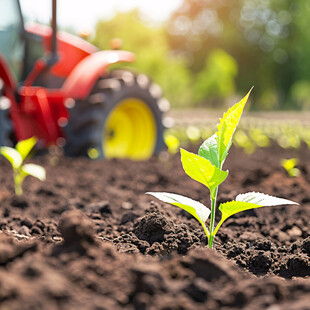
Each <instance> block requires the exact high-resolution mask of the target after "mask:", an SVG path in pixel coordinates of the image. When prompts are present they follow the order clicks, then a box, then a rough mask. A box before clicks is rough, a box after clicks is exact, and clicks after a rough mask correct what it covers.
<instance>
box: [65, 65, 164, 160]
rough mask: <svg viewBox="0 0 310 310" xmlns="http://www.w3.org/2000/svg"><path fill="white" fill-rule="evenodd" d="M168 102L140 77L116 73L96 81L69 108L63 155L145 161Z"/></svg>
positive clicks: (157, 147) (160, 143) (158, 139)
mask: <svg viewBox="0 0 310 310" xmlns="http://www.w3.org/2000/svg"><path fill="white" fill-rule="evenodd" d="M167 110H169V102H168V101H167V100H166V99H164V98H162V93H161V89H160V87H159V86H158V85H156V84H153V83H152V82H151V80H150V79H149V78H148V77H147V76H146V75H144V74H140V75H135V74H133V73H132V72H130V71H124V70H115V71H112V72H111V73H110V74H109V75H108V76H106V77H104V78H100V79H99V80H98V81H97V83H96V84H95V86H94V87H93V89H92V92H91V94H90V95H89V97H88V98H87V99H86V100H77V101H76V102H75V104H74V105H73V106H72V107H71V108H70V109H69V114H70V118H69V122H68V124H67V126H66V127H65V128H64V131H65V135H66V144H65V147H64V150H65V153H66V154H67V155H69V156H81V155H82V156H84V155H86V156H89V157H91V158H128V159H132V160H144V159H148V158H150V157H151V156H152V155H153V154H155V153H158V152H160V151H161V150H162V149H163V148H164V146H165V144H164V139H163V134H164V126H163V123H162V117H163V112H166V111H167Z"/></svg>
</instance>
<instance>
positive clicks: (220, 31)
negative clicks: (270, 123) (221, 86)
mask: <svg viewBox="0 0 310 310" xmlns="http://www.w3.org/2000/svg"><path fill="white" fill-rule="evenodd" d="M309 20H310V2H309V0H296V1H290V0H268V1H267V0H236V1H231V0H184V2H183V5H182V7H181V8H180V9H179V10H178V11H177V12H175V14H174V15H173V16H172V17H171V19H170V21H169V24H168V28H167V30H168V35H169V39H170V46H171V48H172V49H173V50H175V51H177V52H178V53H180V54H182V55H185V56H186V57H187V58H188V59H189V61H190V68H191V70H192V71H193V72H199V71H201V68H203V66H204V65H203V64H204V63H205V62H206V59H207V58H208V56H209V55H210V53H212V51H213V50H214V49H216V48H221V49H223V50H225V51H226V52H227V53H228V54H230V55H232V56H233V57H234V58H235V59H236V61H237V63H238V67H239V75H238V79H237V80H236V83H237V89H238V90H240V91H241V92H244V91H245V89H249V88H250V87H251V86H252V85H255V92H254V96H255V97H256V99H255V100H253V102H254V103H255V104H256V106H254V108H261V107H263V108H267V109H268V108H277V107H279V108H296V107H298V104H297V101H298V100H296V99H297V98H296V89H299V88H297V87H295V88H294V89H295V91H291V89H292V87H293V85H294V83H296V82H297V83H299V82H300V81H301V82H303V84H302V85H305V83H306V82H307V81H308V82H309V80H310V57H309V55H310V35H309V31H310V30H309V27H308V25H309ZM204 70H205V69H204ZM220 78H221V77H219V79H220ZM206 79H207V78H206ZM223 83H226V81H225V79H224V78H223ZM299 101H300V99H299Z"/></svg>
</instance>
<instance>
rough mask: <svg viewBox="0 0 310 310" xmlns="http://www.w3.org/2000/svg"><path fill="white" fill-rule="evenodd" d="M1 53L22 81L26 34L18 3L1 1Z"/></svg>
mask: <svg viewBox="0 0 310 310" xmlns="http://www.w3.org/2000/svg"><path fill="white" fill-rule="evenodd" d="M0 53H1V54H2V55H3V56H4V58H5V59H6V61H7V62H8V64H9V66H10V68H11V70H12V71H13V73H14V75H15V78H16V80H17V81H19V80H21V78H22V74H23V69H24V59H25V34H24V25H23V19H22V15H21V10H20V6H19V2H18V1H12V0H1V1H0Z"/></svg>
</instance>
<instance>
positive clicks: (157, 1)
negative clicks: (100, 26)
mask: <svg viewBox="0 0 310 310" xmlns="http://www.w3.org/2000/svg"><path fill="white" fill-rule="evenodd" d="M20 2H21V5H22V9H23V11H24V14H25V15H26V16H28V18H30V20H32V21H34V20H39V21H41V22H44V23H48V21H49V20H50V16H51V3H52V1H51V0H20ZM181 3H182V0H58V1H57V6H58V8H57V14H58V15H57V17H58V24H59V25H60V26H61V27H73V28H75V29H76V30H82V29H85V28H88V29H89V28H92V27H94V26H95V24H96V22H97V20H98V19H109V18H112V17H113V15H114V14H115V13H116V12H117V11H128V10H132V9H134V8H139V10H140V12H141V14H142V16H143V18H146V19H149V20H150V21H152V22H155V23H160V22H163V21H165V20H166V19H167V18H168V17H169V16H170V14H171V13H172V12H173V11H174V10H176V9H177V8H178V7H179V6H180V5H181Z"/></svg>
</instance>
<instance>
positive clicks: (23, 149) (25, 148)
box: [15, 137, 37, 160]
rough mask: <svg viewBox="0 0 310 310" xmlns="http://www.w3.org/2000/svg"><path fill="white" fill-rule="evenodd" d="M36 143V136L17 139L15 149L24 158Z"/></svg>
mask: <svg viewBox="0 0 310 310" xmlns="http://www.w3.org/2000/svg"><path fill="white" fill-rule="evenodd" d="M36 143H37V138H36V137H31V138H28V139H25V140H22V141H19V142H18V143H17V144H16V147H15V148H16V150H17V152H18V153H19V154H20V155H21V157H22V159H23V160H24V159H25V158H26V157H27V156H28V155H29V153H30V151H31V150H32V149H33V147H34V146H35V144H36Z"/></svg>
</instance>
